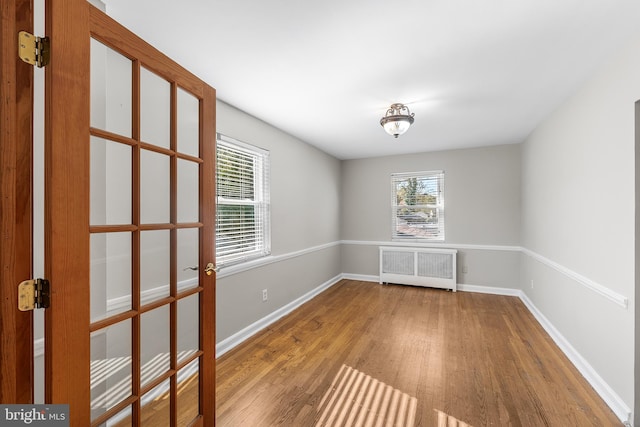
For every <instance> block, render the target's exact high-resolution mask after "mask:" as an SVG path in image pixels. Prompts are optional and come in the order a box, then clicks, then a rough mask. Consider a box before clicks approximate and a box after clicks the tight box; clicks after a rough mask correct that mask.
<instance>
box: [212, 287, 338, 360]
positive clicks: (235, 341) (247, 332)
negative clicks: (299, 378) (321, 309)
mask: <svg viewBox="0 0 640 427" xmlns="http://www.w3.org/2000/svg"><path fill="white" fill-rule="evenodd" d="M342 278H343V275H342V274H339V275H337V276H335V277H334V278H332V279H329V280H328V281H326V282H324V283H323V284H322V285H320V286H318V287H317V288H315V289H313V290H311V291H309V292H307V293H306V294H304V295H302V296H301V297H300V298H297V299H295V300H293V301H291V302H290V303H289V304H287V305H285V306H283V307H281V308H279V309H277V310H276V311H274V312H272V313H271V314H269V315H268V316H265V317H263V318H262V319H260V320H258V321H257V322H254V323H252V324H251V325H249V326H247V327H246V328H244V329H242V330H240V331H238V332H236V333H235V334H233V335H231V336H230V337H229V338H226V339H224V340H222V341H220V342H219V343H218V344H216V358H218V357H220V356H222V355H223V354H225V353H226V352H228V351H229V350H231V349H232V348H234V347H236V346H237V345H239V344H240V343H242V342H244V341H245V340H247V339H248V338H250V337H251V336H253V335H255V334H256V333H258V332H260V331H261V330H263V329H264V328H266V327H267V326H269V325H271V324H272V323H274V322H275V321H277V320H279V319H280V318H282V317H284V316H286V315H287V314H289V313H291V312H292V311H293V310H295V309H296V308H298V307H300V306H301V305H302V304H304V303H305V302H307V301H309V300H311V299H312V298H313V297H315V296H316V295H318V294H320V293H321V292H323V291H325V290H327V289H329V288H330V287H331V286H333V285H335V284H336V283H338V282H339V281H340V280H341V279H342Z"/></svg>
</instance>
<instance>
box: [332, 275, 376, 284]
mask: <svg viewBox="0 0 640 427" xmlns="http://www.w3.org/2000/svg"><path fill="white" fill-rule="evenodd" d="M341 279H347V280H360V281H362V282H376V283H380V276H372V275H366V274H349V273H342V276H341Z"/></svg>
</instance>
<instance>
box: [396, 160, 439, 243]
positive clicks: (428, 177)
mask: <svg viewBox="0 0 640 427" xmlns="http://www.w3.org/2000/svg"><path fill="white" fill-rule="evenodd" d="M391 209H392V213H391V216H392V223H393V225H392V238H393V239H398V240H400V239H422V240H431V241H444V172H443V171H430V172H409V173H394V174H391Z"/></svg>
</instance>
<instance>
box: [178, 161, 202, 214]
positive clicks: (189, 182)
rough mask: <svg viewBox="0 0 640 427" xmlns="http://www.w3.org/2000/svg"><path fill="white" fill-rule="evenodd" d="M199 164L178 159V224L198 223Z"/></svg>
mask: <svg viewBox="0 0 640 427" xmlns="http://www.w3.org/2000/svg"><path fill="white" fill-rule="evenodd" d="M198 166H199V164H198V163H195V162H191V161H188V160H183V159H178V222H198V218H199V217H200V213H199V211H198V208H199V205H198V199H199V196H200V194H199V183H198Z"/></svg>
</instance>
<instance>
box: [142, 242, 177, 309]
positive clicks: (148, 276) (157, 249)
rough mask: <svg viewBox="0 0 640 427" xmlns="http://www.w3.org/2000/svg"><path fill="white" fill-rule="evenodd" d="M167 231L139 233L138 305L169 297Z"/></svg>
mask: <svg viewBox="0 0 640 427" xmlns="http://www.w3.org/2000/svg"><path fill="white" fill-rule="evenodd" d="M170 256H171V247H170V237H169V230H152V231H141V232H140V304H142V305H145V304H148V303H150V302H152V301H154V300H157V299H160V298H164V297H167V296H169V292H170V287H169V282H170V266H171V258H170Z"/></svg>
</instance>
